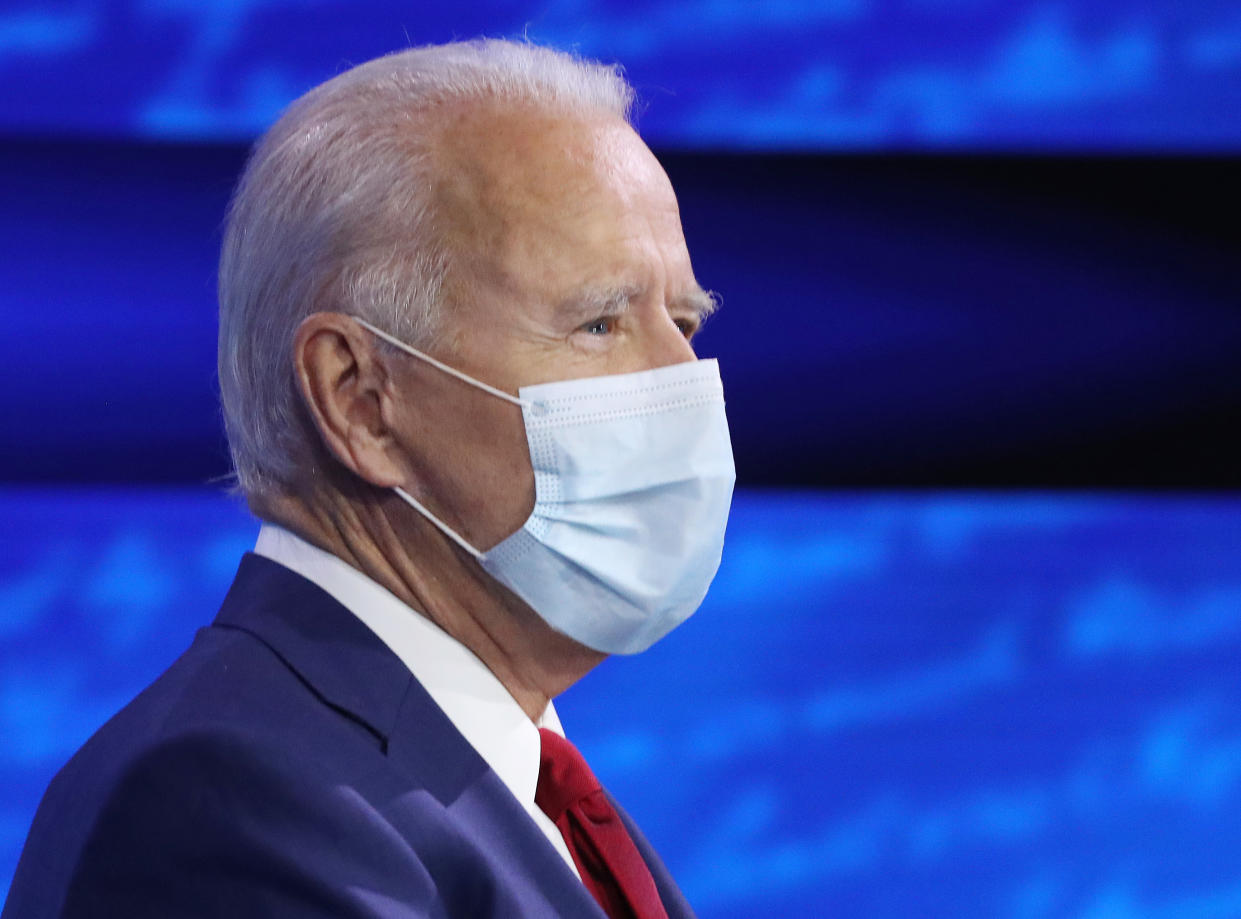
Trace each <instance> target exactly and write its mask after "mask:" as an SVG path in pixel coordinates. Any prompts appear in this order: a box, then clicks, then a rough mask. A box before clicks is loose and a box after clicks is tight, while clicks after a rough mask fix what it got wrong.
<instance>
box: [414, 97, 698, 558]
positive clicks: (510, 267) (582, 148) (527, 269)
mask: <svg viewBox="0 0 1241 919" xmlns="http://www.w3.org/2000/svg"><path fill="white" fill-rule="evenodd" d="M437 152H438V156H439V162H440V163H441V164H442V165H443V166H444V173H445V174H446V176H447V178H446V180H445V181H444V182H443V183H442V185H441V187H440V188H439V189H438V196H437V197H438V201H437V205H438V206H437V211H438V215H439V216H440V218H441V219H442V221H443V223H442V225H441V228H440V229H441V232H443V233H444V235H445V237H446V241H447V244H448V247H449V251H450V252H451V253H452V258H453V259H454V261H453V262H452V263H451V266H450V272H449V274H450V284H449V289H448V290H447V291H446V295H447V296H446V300H447V303H448V305H447V307H446V312H447V315H446V328H445V335H444V336H443V338H442V340H441V343H440V345H439V346H438V347H434V348H433V349H432V353H434V354H435V356H437V357H439V358H441V359H442V360H444V361H445V362H447V363H449V364H451V365H452V366H455V367H457V368H458V369H460V370H463V371H465V372H466V373H468V374H470V375H471V376H474V377H475V378H477V379H480V380H483V381H484V382H487V383H490V384H491V385H493V386H496V387H499V388H500V389H503V390H506V391H508V392H512V393H516V392H517V391H518V390H519V389H520V388H521V387H522V386H526V385H531V384H535V383H544V382H550V381H554V380H564V379H572V378H577V377H588V376H599V375H604V374H617V373H627V372H631V371H637V370H646V369H651V368H655V367H661V366H665V365H668V364H673V363H677V362H681V361H689V360H693V359H694V352H693V349H692V348H691V347H690V343H689V340H690V338H691V337H692V336H693V334H694V332H695V331H697V328H698V325H699V323H700V314H701V313H702V312H703V311H704V310H705V309H709V307H710V299H709V297H708V296H707V295H706V294H705V292H704V291H703V290H702V288H701V287H699V285H698V283H697V282H696V280H695V279H694V273H693V270H692V268H691V265H690V259H689V253H688V251H687V249H686V246H685V239H684V236H683V234H682V231H681V221H680V215H679V212H678V209H677V202H676V198H675V196H674V194H673V192H672V187H671V185H670V184H669V182H668V178H667V176H666V175H665V174H664V171H663V169H662V168H661V167H660V165H659V163H658V162H657V161H656V160H655V158H654V156H653V155H652V154H651V152H650V151H649V150H648V149H647V147H646V145H645V144H643V143H642V141H641V140H640V139H639V138H638V136H637V135H636V134H635V133H634V132H633V131H632V130H631V129H630V128H629V127H628V126H627V125H626V124H624V123H623V122H622V121H620V120H619V119H614V118H603V117H599V118H595V119H591V120H581V119H570V118H565V117H563V116H549V115H547V114H543V113H532V112H530V111H519V112H504V113H501V112H499V111H497V110H496V109H490V108H484V109H478V108H474V109H471V110H469V111H466V112H463V113H462V114H461V115H460V116H459V117H458V118H457V119H456V120H455V121H453V122H452V123H451V124H450V125H449V127H448V128H447V129H446V131H445V133H444V135H443V136H442V138H441V141H440V143H439V149H438V151H437ZM403 367H404V373H406V374H407V375H408V377H409V378H408V379H406V380H404V381H402V382H401V389H402V391H403V392H405V393H408V394H414V393H417V394H421V397H418V396H410V397H409V398H415V399H417V402H418V403H419V404H418V406H417V415H418V418H417V420H416V422H415V423H414V424H413V425H412V426H413V427H414V428H415V430H413V431H411V432H410V437H411V438H412V440H410V441H407V442H409V443H416V444H418V447H417V448H416V450H415V452H416V454H417V455H415V456H414V457H412V459H413V461H414V465H415V466H416V469H415V470H414V472H415V474H416V475H417V476H418V478H419V479H420V480H421V482H422V484H423V485H424V487H425V489H426V492H427V493H428V494H430V495H432V496H435V497H436V498H437V499H438V500H439V502H441V503H442V504H443V505H444V512H445V514H446V515H447V516H448V517H449V518H450V522H453V523H456V524H457V525H458V526H460V527H461V530H460V532H462V533H463V535H465V536H466V538H467V539H469V540H470V541H471V542H472V543H473V545H475V546H477V547H479V548H480V549H487V548H490V547H491V546H493V545H494V544H496V543H497V542H499V541H500V540H501V539H503V538H504V537H506V536H508V535H509V534H510V533H512V532H514V531H515V530H516V529H517V528H518V527H520V526H521V525H522V523H524V522H525V520H526V518H527V517H528V516H529V513H530V511H531V509H532V507H533V502H534V484H533V474H532V471H531V469H530V459H529V453H528V449H527V446H526V441H525V433H524V427H523V425H522V420H521V414H520V410H518V409H517V408H516V407H514V406H512V405H510V404H508V403H505V402H503V401H502V400H499V399H496V398H494V397H492V396H488V395H486V394H485V393H482V392H480V391H478V390H477V389H474V388H472V387H469V386H467V385H465V384H461V383H459V382H458V381H455V380H453V379H452V378H449V377H446V376H445V375H443V374H440V373H439V372H438V371H435V370H433V369H431V368H427V367H425V366H420V362H416V361H411V362H406V363H405V364H404V365H403ZM432 444H434V450H433V451H432V450H429V449H427V448H428V447H430V446H431V445H432Z"/></svg>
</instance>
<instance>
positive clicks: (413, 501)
mask: <svg viewBox="0 0 1241 919" xmlns="http://www.w3.org/2000/svg"><path fill="white" fill-rule="evenodd" d="M392 490H393V491H395V492H396V493H397V494H398V495H399V496H400V497H401V499H402V500H403V501H404V502H405V503H406V504H408V505H409V506H410V507H412V508H413V509H414V510H416V511H417V512H418V513H420V514H422V516H424V517H426V518H427V519H428V520H430V521H431V522H432V523H433V524H435V525H436V526H437V527H439V530H440V532H441V533H443V534H444V535H445V536H447V537H448V538H449V539H451V540H452V541H453V542H455V543H456V544H457V545H459V546H460V547H461V548H462V549H464V550H465V551H466V552H468V553H469V554H470V555H472V556H474V558H475V559H477V560H478V561H480V562H481V561H482V560H483V553H481V552H479V551H478V550H477V549H475V548H474V547H473V546H471V545H470V544H469V543H468V542H466V541H465V540H464V539H462V538H461V536H459V535H458V534H457V533H456V531H454V530H453V529H452V528H451V527H450V526H449V525H448V524H446V523H445V522H444V521H442V520H440V519H439V518H438V517H436V516H435V515H434V514H432V513H431V512H430V511H429V510H427V508H426V506H425V505H424V504H423V503H422V502H421V501H419V500H418V499H417V498H415V497H414V496H413V495H411V494H410V493H409V492H407V491H406V490H405V489H404V488H401V486H399V485H395V486H393V488H392Z"/></svg>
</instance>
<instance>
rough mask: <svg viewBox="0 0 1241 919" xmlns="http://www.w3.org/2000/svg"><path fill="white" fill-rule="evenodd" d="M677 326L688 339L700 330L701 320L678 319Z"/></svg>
mask: <svg viewBox="0 0 1241 919" xmlns="http://www.w3.org/2000/svg"><path fill="white" fill-rule="evenodd" d="M673 321H674V322H676V326H677V328H678V329H680V330H681V334H682V335H684V336H685V338H686V340H688V339H691V338H693V337H694V335H695V334H696V333H697V331H698V326H699V322H698V320H697V319H676V320H673Z"/></svg>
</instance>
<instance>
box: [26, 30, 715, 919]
mask: <svg viewBox="0 0 1241 919" xmlns="http://www.w3.org/2000/svg"><path fill="white" fill-rule="evenodd" d="M630 104H631V91H630V89H629V87H628V86H627V85H626V84H625V83H624V81H623V80H622V79H621V78H620V77H619V76H618V74H617V73H616V72H615V71H614V70H613V69H610V68H606V67H602V66H600V65H597V64H594V63H589V62H583V61H579V60H576V59H574V58H572V57H570V56H567V55H564V54H560V53H557V52H554V51H551V50H548V49H542V48H538V47H534V46H531V45H526V44H517V43H508V42H496V41H489V42H477V43H464V44H453V45H446V46H440V47H429V48H419V49H414V50H410V51H406V52H403V53H400V54H396V55H392V56H389V57H385V58H381V59H378V60H375V61H371V62H369V63H367V64H364V65H362V66H360V67H357V68H355V69H353V70H351V71H349V72H347V73H344V74H342V75H341V76H339V77H337V78H335V79H333V80H331V81H329V82H328V83H326V84H324V85H322V86H320V87H318V88H316V89H315V90H313V91H312V92H310V93H309V94H307V95H306V96H304V97H303V98H302V99H300V100H298V101H297V102H296V103H295V104H294V105H293V106H292V107H291V108H290V109H289V111H288V112H287V113H286V114H285V115H284V116H283V117H282V118H281V119H280V121H279V122H278V123H277V124H276V125H275V127H273V128H272V130H271V131H270V132H269V133H268V134H267V135H266V137H264V139H263V140H262V141H261V142H260V144H259V145H258V147H257V148H256V150H255V152H254V154H253V156H252V158H251V160H250V162H249V164H248V166H247V168H246V172H245V175H244V177H243V178H242V181H241V183H240V186H239V188H238V190H237V193H236V196H235V199H234V202H233V206H232V210H231V213H230V218H229V225H228V231H227V235H226V239H225V242H224V252H223V257H222V260H221V268H220V364H219V366H220V386H221V390H222V396H223V407H224V417H225V422H226V425H227V429H228V434H229V440H230V444H231V447H232V451H233V456H234V462H235V465H236V470H237V475H238V479H239V482H240V486H241V488H242V490H243V491H244V492H245V494H246V497H247V499H248V501H249V503H250V506H251V508H252V509H253V510H254V512H255V513H256V514H257V515H258V516H259V517H260V518H262V520H263V521H264V525H263V527H262V530H261V532H260V534H259V539H258V544H257V546H256V549H255V552H254V553H252V554H248V555H247V556H246V557H245V559H244V560H243V561H242V563H241V567H240V570H239V572H238V575H237V579H236V581H235V582H234V585H233V587H232V589H231V591H230V592H229V595H228V597H227V598H226V599H225V601H224V605H223V608H222V610H221V612H220V614H219V616H218V617H217V619H216V621H215V623H214V624H213V625H212V626H211V627H210V628H207V629H204V630H202V631H201V632H200V633H199V635H198V637H197V639H196V640H195V642H194V644H193V645H192V646H191V647H190V649H189V650H188V651H187V652H186V653H185V654H184V655H183V656H182V657H181V659H180V660H178V661H177V662H176V663H175V664H174V665H173V667H172V668H171V669H170V670H169V671H168V672H167V673H165V674H164V675H163V676H162V677H161V678H160V679H159V680H158V681H157V682H156V683H155V684H154V685H153V686H152V687H150V688H149V689H148V690H147V691H146V692H144V693H143V694H142V695H141V696H139V697H138V699H136V700H135V701H134V702H133V703H131V704H130V705H129V706H128V707H127V708H126V709H125V710H124V711H122V712H121V713H120V714H119V715H118V716H117V717H116V718H114V719H113V720H112V721H111V722H109V723H108V725H106V726H105V727H104V728H103V729H102V730H101V731H100V732H99V733H98V734H97V735H96V736H95V737H94V738H93V739H92V740H91V741H90V742H89V743H88V744H87V745H86V746H85V747H84V748H83V750H82V751H81V752H79V754H78V755H77V756H76V757H75V758H74V759H73V760H72V761H71V762H70V763H69V765H68V766H66V767H65V769H64V770H63V771H62V772H61V774H60V775H59V776H58V777H57V779H56V780H55V781H54V782H53V784H52V786H51V788H50V789H49V791H48V793H47V795H46V797H45V799H44V801H43V804H42V805H41V807H40V811H39V814H38V816H37V817H36V820H35V824H34V827H33V828H32V830H31V835H30V839H29V841H28V843H27V846H26V849H25V851H24V853H23V856H22V861H21V864H20V866H19V868H18V872H17V875H16V878H15V880H14V883H13V887H12V891H11V894H10V898H9V902H8V905H7V907H6V910H5V912H4V919H42V917H52V916H72V917H76V916H83V917H85V916H91V917H104V916H118V917H119V916H125V917H129V919H133V917H146V916H150V917H155V916H159V917H167V916H228V917H245V916H254V917H258V916H263V917H270V916H281V917H290V916H291V917H328V916H333V917H342V916H357V917H362V916H367V917H377V916H384V917H398V916H399V917H421V916H427V917H431V916H434V917H462V919H464V917H469V919H477V917H488V916H495V917H517V916H537V917H543V916H574V917H577V916H585V917H590V916H604V915H606V916H610V917H613V919H619V917H631V916H632V917H643V919H645V917H665V916H666V917H679V916H689V915H690V910H689V907H688V906H687V905H686V903H685V902H684V900H683V898H682V897H681V895H680V893H679V892H678V891H677V888H676V886H675V884H674V883H673V882H672V880H671V878H670V877H669V876H668V873H667V871H666V869H665V868H664V867H663V865H662V864H661V863H660V861H659V859H658V857H657V856H656V855H655V854H654V852H653V850H652V849H651V847H650V846H649V844H648V843H647V842H646V841H645V840H644V839H643V837H642V835H641V834H640V833H639V831H638V830H637V828H636V827H635V826H634V825H633V823H632V822H631V821H630V820H629V818H628V817H627V816H626V815H624V814H623V813H622V812H621V811H620V810H619V808H618V807H617V806H616V805H615V802H613V801H612V799H611V798H610V797H608V796H607V794H606V793H605V792H603V791H602V790H601V789H600V787H599V785H598V782H597V781H595V780H594V778H593V776H592V775H591V773H590V771H589V768H588V767H587V766H586V765H585V764H584V763H583V762H582V759H581V757H580V756H579V755H578V754H577V751H576V750H575V749H574V748H573V747H572V745H571V744H570V743H569V742H568V741H566V740H565V739H564V737H563V735H562V731H561V728H560V725H559V722H558V720H557V718H556V713H555V710H554V708H553V705H552V702H551V700H552V699H553V698H554V697H555V696H556V695H557V694H559V693H560V692H561V691H563V690H564V689H565V688H567V687H568V686H570V685H572V684H573V683H574V682H575V681H576V680H578V679H579V678H580V677H581V676H583V675H584V674H585V673H586V672H587V671H589V670H590V669H591V668H592V667H594V666H595V665H596V664H598V663H599V662H600V661H601V660H602V659H603V657H604V656H606V655H607V654H609V653H616V652H620V653H633V652H637V651H641V650H643V649H644V648H646V647H648V646H649V645H650V644H651V643H653V642H654V641H656V640H658V639H659V638H660V637H661V636H662V635H664V634H665V633H666V632H667V631H668V630H670V629H671V628H673V627H674V626H675V625H677V624H678V623H679V622H681V621H682V620H683V619H684V618H685V617H686V616H688V615H689V614H690V613H692V612H693V610H694V609H695V608H696V607H697V606H698V604H699V603H700V602H701V600H702V597H703V595H704V594H705V592H706V589H707V586H708V584H709V582H710V580H711V578H712V576H713V575H714V573H715V570H716V567H717V566H718V563H719V557H720V550H721V547H722V541H723V529H724V524H725V520H726V517H727V512H728V505H729V501H730V498H731V493H732V484H733V464H732V455H731V450H730V447H729V440H728V429H727V424H726V422H725V419H724V411H723V396H722V391H721V388H720V382H719V375H718V370H717V368H716V365H715V363H714V362H713V361H697V360H695V356H694V352H693V350H692V348H691V345H690V341H691V339H692V338H693V336H694V333H695V331H696V330H697V329H698V327H699V324H700V323H701V321H702V319H703V317H704V316H705V315H706V314H707V313H709V312H710V311H711V308H712V306H713V302H712V298H711V296H710V295H709V294H707V293H706V292H705V291H704V290H703V289H702V287H700V286H699V284H698V283H697V281H696V280H695V278H694V273H693V271H692V269H691V266H690V259H689V255H688V253H687V251H686V246H685V241H684V238H683V236H682V232H681V226H680V219H679V216H678V211H677V203H676V199H675V197H674V196H673V192H672V188H671V187H670V185H669V183H668V180H667V177H666V176H665V175H664V172H663V170H662V169H661V168H660V166H659V164H658V163H657V162H656V160H655V158H654V157H653V156H652V155H651V153H650V151H649V150H647V148H646V147H645V146H644V145H643V143H642V142H641V141H640V140H639V138H638V136H637V135H636V134H635V133H634V131H633V130H632V128H631V127H630V126H629V124H628V122H627V114H628V111H629V107H630ZM603 717H606V714H604V715H603Z"/></svg>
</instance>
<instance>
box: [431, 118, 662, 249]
mask: <svg viewBox="0 0 1241 919" xmlns="http://www.w3.org/2000/svg"><path fill="white" fill-rule="evenodd" d="M435 155H436V156H437V157H438V158H439V166H440V169H439V171H438V172H439V175H440V176H441V179H440V185H439V187H438V188H437V190H436V192H437V193H436V209H437V218H438V220H439V223H440V228H441V230H442V232H443V233H444V235H445V237H446V242H448V244H449V245H450V247H451V250H452V251H453V252H454V254H455V255H457V256H465V257H466V258H467V259H469V260H470V261H471V262H472V263H473V264H472V266H471V267H472V268H473V270H474V272H475V273H477V272H478V271H479V270H480V269H482V268H483V267H484V263H485V265H486V267H487V270H489V271H491V272H495V273H498V274H504V273H505V272H506V271H527V270H530V269H531V268H532V267H533V266H534V265H535V264H537V265H538V266H541V267H542V269H543V270H545V271H547V272H551V273H555V272H558V271H560V272H570V273H572V272H573V271H574V267H573V264H572V263H573V262H575V261H587V262H590V263H591V264H589V265H583V266H581V270H583V271H600V270H603V271H609V270H611V267H609V266H601V265H599V264H598V263H599V262H600V261H603V262H609V261H613V262H617V263H619V262H623V261H624V260H625V259H626V258H631V257H632V256H633V254H634V253H633V252H632V251H630V250H632V249H633V247H634V245H635V244H636V243H638V242H639V241H640V242H642V243H644V244H646V245H654V246H658V247H663V248H672V249H677V248H679V249H683V248H684V239H683V237H682V236H681V227H680V216H679V213H678V210H677V204H676V197H675V195H674V194H673V191H672V187H671V185H670V183H669V182H668V179H667V176H666V175H665V174H664V171H663V169H662V167H661V166H660V165H659V163H658V161H657V160H656V159H655V157H654V156H653V155H652V154H651V152H650V150H648V149H647V147H646V145H645V144H643V143H642V141H641V140H640V139H639V138H638V136H637V134H636V133H634V131H633V130H632V129H631V128H630V127H629V126H628V125H627V124H625V122H624V121H622V120H621V119H619V118H615V117H611V116H607V115H603V114H600V115H592V116H575V115H570V114H560V113H555V112H550V113H549V112H547V111H537V110H532V109H529V108H526V109H501V108H499V107H498V106H496V105H487V106H473V107H469V108H464V109H462V110H461V111H459V112H456V113H454V114H453V116H452V117H450V118H449V119H447V120H446V126H445V128H444V129H443V131H442V133H441V134H440V136H439V138H438V141H437V144H436V146H435Z"/></svg>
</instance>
